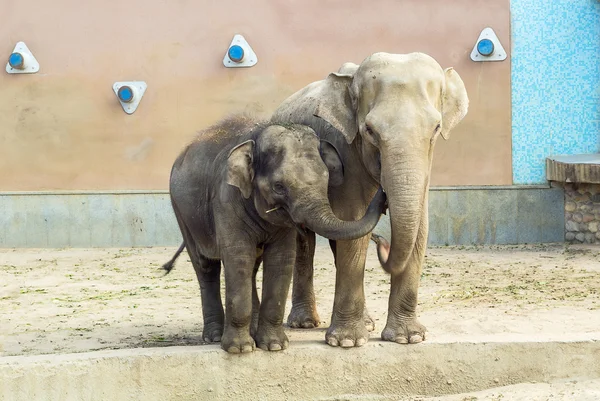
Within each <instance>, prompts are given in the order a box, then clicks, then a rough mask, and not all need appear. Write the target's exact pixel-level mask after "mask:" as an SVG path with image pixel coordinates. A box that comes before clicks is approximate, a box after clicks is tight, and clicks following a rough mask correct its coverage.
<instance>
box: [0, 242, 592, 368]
mask: <svg viewBox="0 0 600 401" xmlns="http://www.w3.org/2000/svg"><path fill="white" fill-rule="evenodd" d="M174 251H175V248H162V247H161V248H136V249H57V250H53V249H44V250H39V249H32V250H25V249H17V250H13V249H4V250H0V355H3V356H8V355H32V354H46V353H70V352H83V351H90V350H100V349H107V348H131V347H156V346H168V345H185V344H194V345H199V344H202V339H201V330H202V315H201V303H200V296H199V291H198V284H197V282H196V277H195V275H194V272H193V269H192V266H191V264H190V263H189V259H188V258H187V254H185V253H184V254H183V255H182V257H181V258H180V259H179V262H178V263H177V265H176V267H175V269H174V270H173V271H172V272H171V273H170V274H169V275H167V276H163V274H162V272H161V271H159V270H158V269H159V267H160V266H161V265H162V263H164V262H165V261H167V260H168V259H169V258H170V257H171V255H172V254H173V252H174ZM315 264H316V267H315V275H316V278H315V286H316V291H317V301H318V310H319V313H320V316H321V319H322V325H321V327H319V328H318V329H314V330H308V331H307V330H292V329H287V332H288V336H289V338H290V342H291V346H293V344H294V341H297V340H300V339H314V340H318V341H323V342H324V337H325V328H326V327H327V326H328V323H329V316H330V313H331V307H332V304H333V288H334V278H335V268H334V266H333V260H332V257H331V254H330V251H329V249H328V247H324V246H320V247H318V249H317V255H316V261H315ZM599 273H600V248H594V247H585V246H578V247H575V246H571V247H569V246H566V245H562V244H561V245H537V246H493V247H443V248H430V249H429V250H428V254H427V258H426V266H425V268H424V271H423V275H422V281H421V289H420V299H419V304H420V305H419V312H420V318H421V321H422V323H424V324H425V325H426V326H427V327H428V330H429V332H428V337H427V341H435V342H454V341H527V340H531V339H535V340H561V339H562V340H564V339H572V340H576V339H585V340H588V339H600V311H599V310H600V299H599V296H600V294H599V292H600V274H599ZM365 276H366V279H365V292H366V294H367V306H368V308H369V311H370V313H371V315H372V316H373V317H374V318H375V321H376V329H375V332H374V333H372V334H371V339H372V340H376V339H378V338H379V335H380V333H381V330H382V329H383V326H384V325H385V319H386V313H387V299H388V295H389V276H388V275H386V274H385V273H384V272H383V270H382V269H381V268H380V266H379V264H378V261H377V257H376V254H375V249H374V246H373V244H372V246H371V248H370V250H369V258H368V261H367V267H366V274H365ZM259 279H260V277H259ZM289 308H290V301H289V299H288V305H287V309H288V311H289Z"/></svg>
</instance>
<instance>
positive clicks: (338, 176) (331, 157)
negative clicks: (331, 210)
mask: <svg viewBox="0 0 600 401" xmlns="http://www.w3.org/2000/svg"><path fill="white" fill-rule="evenodd" d="M321 158H322V159H323V162H325V165H326V166H327V169H328V170H329V186H330V187H337V186H339V185H342V182H344V165H343V164H342V158H341V157H340V154H339V152H338V151H337V149H336V148H335V146H333V145H332V144H331V143H330V142H327V141H324V140H321Z"/></svg>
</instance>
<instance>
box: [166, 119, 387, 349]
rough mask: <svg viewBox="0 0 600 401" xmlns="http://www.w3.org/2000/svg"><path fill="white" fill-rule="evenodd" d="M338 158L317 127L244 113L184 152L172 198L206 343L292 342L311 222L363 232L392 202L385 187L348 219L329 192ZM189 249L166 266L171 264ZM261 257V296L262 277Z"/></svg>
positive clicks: (330, 229) (269, 345) (322, 230)
mask: <svg viewBox="0 0 600 401" xmlns="http://www.w3.org/2000/svg"><path fill="white" fill-rule="evenodd" d="M323 160H325V161H326V162H328V163H329V162H333V163H334V164H335V165H333V166H328V165H326V163H324V162H323ZM339 164H340V161H339V156H338V155H337V153H336V151H335V149H334V148H333V147H332V146H331V145H330V144H328V143H327V142H326V141H320V140H319V139H318V138H317V136H316V135H315V133H314V131H313V130H312V129H310V128H308V127H305V126H300V125H289V126H286V127H283V126H278V125H268V124H266V123H256V122H255V121H254V120H252V119H248V118H245V117H235V118H231V119H228V120H225V121H223V122H221V123H220V124H217V125H215V126H213V127H211V128H209V129H207V130H205V131H204V132H202V133H200V134H199V136H198V137H197V139H196V140H195V141H194V142H192V143H191V144H190V145H189V146H187V147H186V148H185V149H184V150H183V152H182V153H181V154H180V155H179V157H178V158H177V159H176V161H175V163H174V165H173V168H172V171H171V180H170V194H171V202H172V205H173V209H174V211H175V216H176V218H177V222H178V223H179V228H180V229H181V233H182V235H183V238H184V244H185V247H187V250H188V254H189V256H190V259H191V261H192V265H193V266H194V270H195V271H196V275H197V278H198V281H199V284H200V291H201V296H202V312H203V316H204V332H203V337H204V339H205V340H206V341H210V342H213V341H221V347H222V348H223V349H224V350H226V351H228V352H232V353H240V352H250V351H253V350H254V348H255V344H256V345H258V347H260V348H262V349H264V350H270V351H276V350H281V349H284V348H286V347H287V345H288V339H287V337H286V335H285V333H284V332H283V328H282V321H283V317H284V316H283V314H284V308H285V302H286V298H287V293H288V290H289V284H290V281H291V276H292V269H293V265H294V260H295V257H296V246H295V245H296V236H297V235H299V234H298V233H299V232H300V233H302V235H304V227H307V228H308V229H310V230H313V231H315V232H317V233H319V234H320V235H323V236H325V237H328V238H333V239H342V238H359V237H362V236H364V235H365V234H366V233H368V232H369V231H370V230H372V229H373V227H374V226H375V225H376V224H377V221H378V220H379V216H380V214H381V212H382V211H383V208H384V204H385V195H384V194H383V192H382V191H381V190H380V191H378V193H377V195H376V196H374V198H373V202H372V203H371V206H370V207H369V209H368V211H367V212H366V213H365V216H364V217H363V218H362V219H361V220H359V221H351V222H346V221H341V220H339V219H338V218H337V217H336V216H335V215H334V214H333V212H332V210H331V207H330V205H329V201H328V199H327V188H328V180H329V179H330V175H331V179H333V180H334V181H335V179H336V178H335V175H336V174H337V172H336V171H335V167H336V166H337V165H339ZM182 249H183V247H181V248H180V249H179V250H178V252H177V254H176V255H175V257H174V258H173V259H172V260H171V261H170V262H168V263H167V264H166V265H165V269H166V270H167V272H168V271H170V269H171V268H172V267H173V263H174V261H175V259H176V258H177V256H178V255H179V253H181V251H182ZM221 261H222V262H223V268H224V270H225V284H226V285H225V287H226V308H225V313H224V311H223V304H222V301H221V295H220V272H221V263H220V262H221ZM261 261H264V264H263V265H264V274H263V278H264V283H263V284H264V285H263V291H262V303H261V302H259V299H258V295H257V292H256V281H255V279H256V271H257V269H258V266H259V265H260V263H261ZM252 337H254V338H252Z"/></svg>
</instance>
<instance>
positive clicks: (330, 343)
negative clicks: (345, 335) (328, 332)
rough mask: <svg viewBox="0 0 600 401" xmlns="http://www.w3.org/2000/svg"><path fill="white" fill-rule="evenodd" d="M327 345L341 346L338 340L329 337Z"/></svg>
mask: <svg viewBox="0 0 600 401" xmlns="http://www.w3.org/2000/svg"><path fill="white" fill-rule="evenodd" d="M327 344H329V345H331V346H332V347H337V346H338V345H339V344H338V340H337V339H335V338H334V337H329V339H328V340H327Z"/></svg>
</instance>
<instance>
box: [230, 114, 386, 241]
mask: <svg viewBox="0 0 600 401" xmlns="http://www.w3.org/2000/svg"><path fill="white" fill-rule="evenodd" d="M227 164H228V171H227V183H228V184H230V185H233V186H235V187H238V188H239V189H240V191H241V193H242V195H243V197H244V198H246V199H249V198H250V197H251V196H252V197H253V201H254V207H255V209H256V210H257V211H258V214H259V216H260V217H261V218H262V219H264V220H266V221H268V222H270V223H272V224H275V225H287V226H295V227H296V228H298V229H299V230H300V232H301V233H304V229H305V227H306V228H309V229H310V230H312V231H314V232H315V233H317V234H319V235H321V236H323V237H326V238H329V239H334V240H341V239H354V238H360V237H362V236H364V235H366V234H367V233H369V232H370V231H372V230H373V229H374V228H375V226H376V225H377V222H378V221H379V216H380V215H381V213H382V212H383V210H384V207H385V206H384V205H385V201H386V199H385V194H384V193H383V190H382V189H381V188H380V190H379V191H378V193H377V194H376V196H375V197H374V198H373V200H372V202H371V204H370V205H369V208H368V209H367V212H366V213H365V215H364V217H363V218H361V219H360V220H356V221H343V220H340V219H338V218H337V217H336V216H335V215H334V213H333V211H332V210H331V205H330V204H329V199H328V196H327V195H328V186H329V185H335V184H336V183H337V182H339V181H341V180H342V174H343V172H342V163H341V160H340V156H339V154H338V153H337V151H336V149H335V148H334V147H333V146H332V145H331V144H330V143H329V142H327V141H324V140H319V138H318V137H317V135H316V134H315V132H314V131H313V130H312V129H311V128H309V127H307V126H303V125H287V126H285V127H284V126H281V125H270V126H268V127H266V128H265V129H264V130H262V131H261V132H259V133H258V135H256V137H255V139H253V140H248V141H246V142H244V143H242V144H240V145H238V146H236V147H235V148H233V149H232V150H231V151H230V153H229V156H228V160H227Z"/></svg>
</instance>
